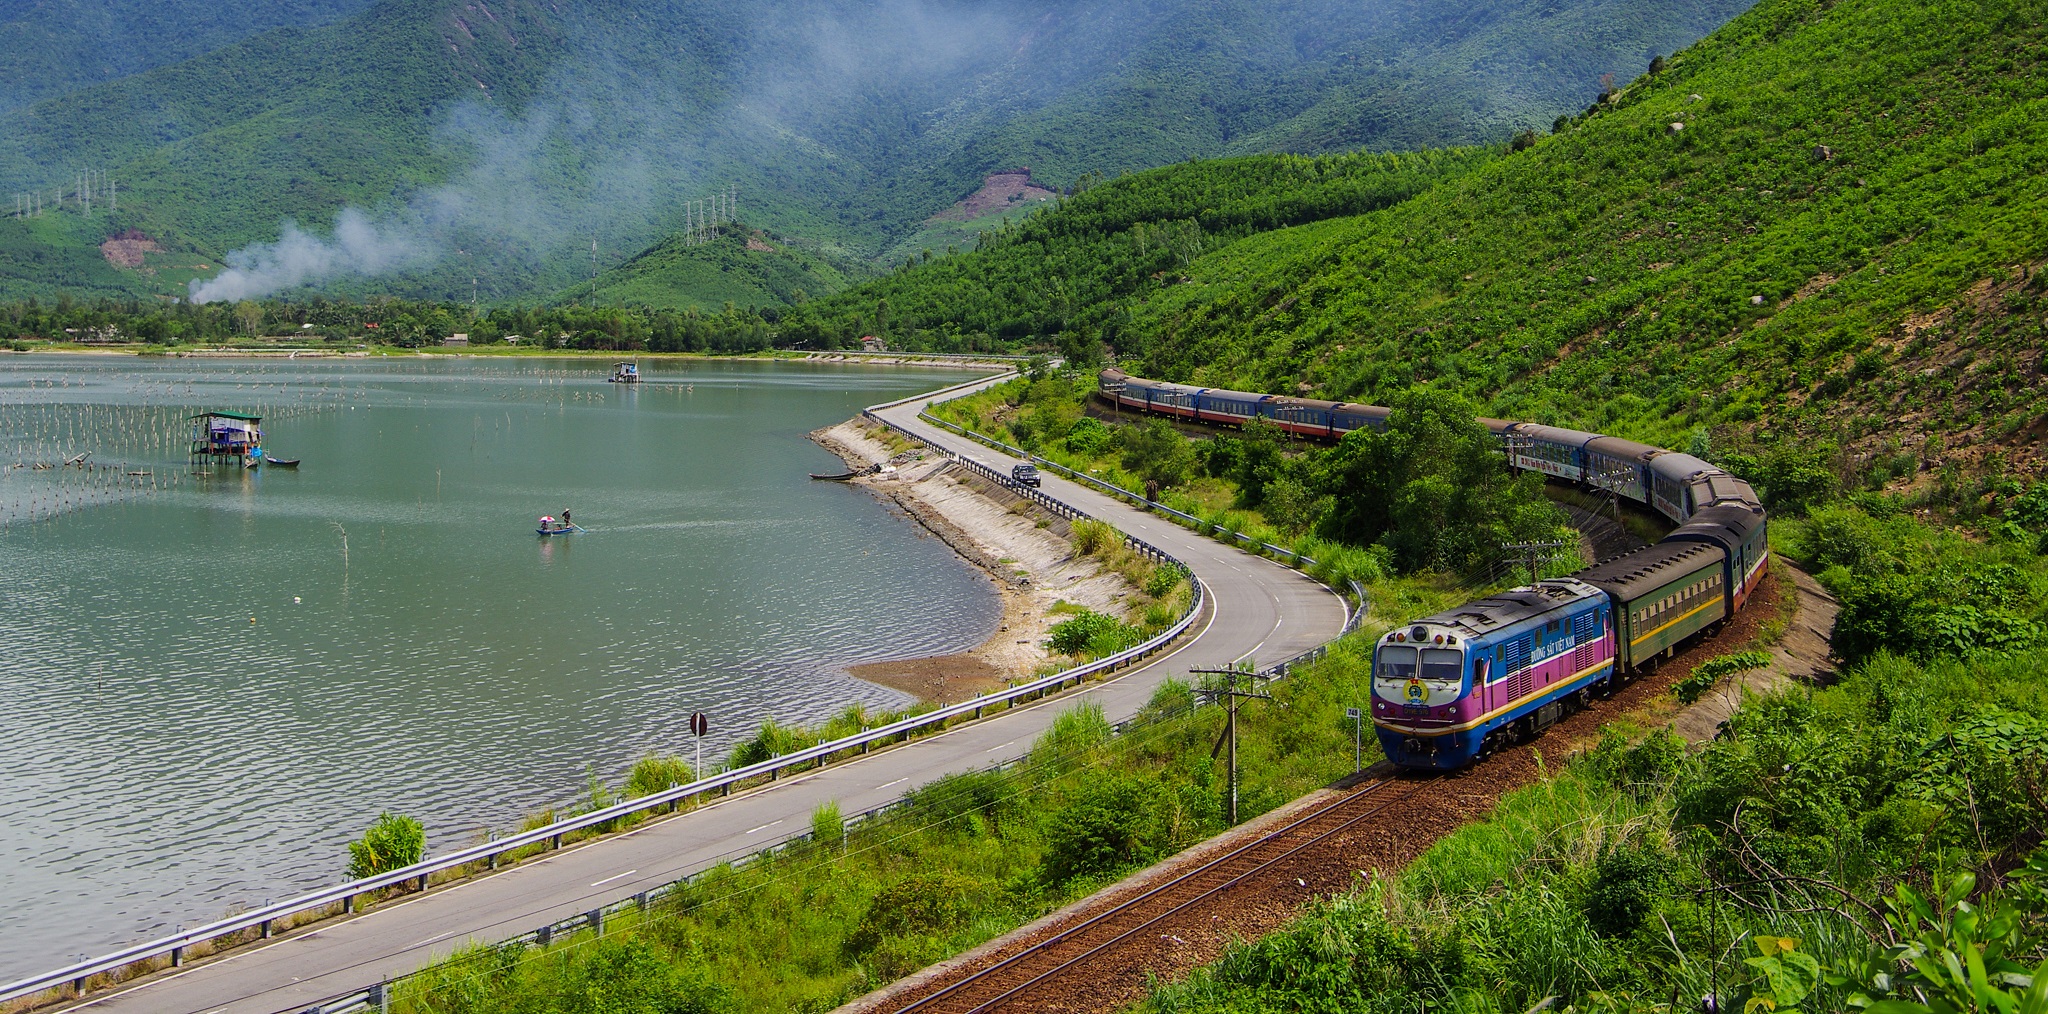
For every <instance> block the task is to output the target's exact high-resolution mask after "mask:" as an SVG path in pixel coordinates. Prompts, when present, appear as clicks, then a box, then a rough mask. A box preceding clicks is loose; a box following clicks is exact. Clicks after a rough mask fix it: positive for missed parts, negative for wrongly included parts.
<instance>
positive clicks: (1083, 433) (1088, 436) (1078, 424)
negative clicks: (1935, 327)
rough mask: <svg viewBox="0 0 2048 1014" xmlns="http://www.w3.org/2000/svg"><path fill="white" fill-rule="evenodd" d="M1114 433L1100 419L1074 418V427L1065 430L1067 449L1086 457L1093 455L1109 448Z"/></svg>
mask: <svg viewBox="0 0 2048 1014" xmlns="http://www.w3.org/2000/svg"><path fill="white" fill-rule="evenodd" d="M1114 436H1115V434H1113V433H1111V432H1110V431H1109V427H1107V426H1104V425H1102V422H1101V420H1098V419H1089V418H1082V419H1078V420H1075V422H1074V427H1073V428H1072V429H1070V430H1068V431H1067V439H1066V444H1067V450H1069V451H1072V452H1074V453H1075V454H1079V455H1083V456H1086V457H1090V458H1092V457H1094V456H1096V455H1098V454H1101V453H1102V452H1103V451H1104V450H1107V449H1108V448H1109V442H1110V440H1111V439H1112V438H1113V437H1114Z"/></svg>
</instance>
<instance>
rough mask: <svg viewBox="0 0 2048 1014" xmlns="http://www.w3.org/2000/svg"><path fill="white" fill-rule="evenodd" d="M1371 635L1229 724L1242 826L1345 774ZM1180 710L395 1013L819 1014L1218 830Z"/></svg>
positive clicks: (1074, 734) (976, 781)
mask: <svg viewBox="0 0 2048 1014" xmlns="http://www.w3.org/2000/svg"><path fill="white" fill-rule="evenodd" d="M1385 594H1386V595H1387V596H1388V597H1389V598H1393V597H1396V596H1399V595H1402V594H1429V593H1426V592H1422V591H1420V590H1419V589H1415V588H1410V589H1407V590H1399V589H1396V588H1393V587H1389V588H1387V589H1386V591H1385ZM1375 633H1376V632H1375V631H1368V632H1367V633H1365V634H1364V635H1361V638H1360V639H1356V640H1355V645H1354V642H1353V641H1347V642H1345V643H1343V644H1340V645H1338V646H1337V647H1336V648H1335V649H1334V650H1333V652H1332V654H1331V655H1330V656H1329V657H1328V658H1326V659H1324V660H1322V661H1320V662H1317V663H1315V664H1314V665H1312V666H1309V667H1307V668H1305V669H1304V670H1301V671H1299V672H1298V673H1297V674H1296V675H1295V676H1292V677H1290V678H1289V679H1287V680H1285V681H1282V682H1280V683H1278V684H1275V685H1273V686H1272V688H1271V689H1272V691H1273V693H1274V695H1275V698H1276V701H1275V703H1274V704H1273V705H1270V706H1256V707H1248V708H1246V709H1244V710H1243V712H1242V713H1241V714H1240V716H1239V722H1240V726H1241V732H1240V734H1241V740H1240V749H1241V751H1242V756H1241V761H1242V765H1243V771H1244V781H1243V784H1242V786H1241V790H1240V799H1241V801H1242V802H1241V805H1242V807H1243V812H1244V814H1246V815H1252V814H1257V813H1262V812H1265V811H1266V810H1269V809H1271V808H1273V807H1274V806H1277V805H1279V804H1281V803H1282V802H1284V801H1286V800H1288V799H1291V798H1293V797H1295V796H1296V795H1298V794H1300V793H1301V792H1303V791H1306V790H1307V789H1309V788H1312V787H1315V786H1318V785H1321V784H1324V783H1325V782H1327V781H1329V780H1330V779H1332V778H1334V777H1337V776H1338V775H1341V774H1344V773H1346V772H1348V771H1349V769H1350V768H1349V765H1350V762H1351V753H1350V742H1351V739H1350V737H1351V725H1350V723H1349V721H1348V720H1346V719H1345V718H1344V709H1345V708H1346V707H1349V706H1356V705H1357V704H1358V703H1359V702H1361V701H1363V700H1364V695H1365V694H1366V693H1367V688H1366V683H1367V680H1368V666H1367V664H1366V661H1365V659H1364V658H1363V657H1362V656H1361V655H1359V654H1357V653H1356V652H1357V651H1358V650H1359V649H1358V646H1364V645H1368V644H1369V641H1366V640H1363V638H1365V637H1371V636H1374V634H1375ZM1193 701H1194V691H1193V689H1192V688H1190V687H1188V686H1187V685H1185V684H1178V683H1172V684H1168V685H1167V686H1166V687H1164V688H1163V689H1162V690H1161V691H1160V692H1159V693H1158V694H1157V695H1156V697H1155V699H1154V702H1153V703H1152V705H1151V706H1150V707H1149V708H1148V709H1147V711H1146V712H1145V714H1144V715H1143V716H1142V717H1141V718H1140V720H1139V721H1138V722H1137V723H1136V724H1135V725H1134V726H1132V727H1131V728H1129V729H1128V730H1127V731H1125V732H1124V733H1122V734H1121V735H1112V733H1111V730H1110V727H1109V723H1108V722H1107V720H1105V719H1104V717H1103V715H1102V713H1101V711H1100V710H1099V709H1096V708H1091V707H1088V706H1085V705H1084V706H1080V707H1076V708H1073V709H1069V710H1068V711H1066V712H1063V713H1062V714H1061V715H1060V716H1059V718H1058V720H1057V721H1056V722H1055V723H1054V725H1053V727H1052V728H1051V729H1049V730H1047V732H1046V733H1045V735H1044V736H1043V737H1041V739H1040V740H1039V742H1038V743H1036V744H1035V745H1034V746H1033V748H1032V750H1031V753H1030V756H1029V759H1028V760H1027V761H1025V762H1024V763H1022V764H1020V765H1017V766H1013V767H1009V768H1006V769H1003V770H1001V771H991V772H985V773H979V774H971V775H959V776H954V777H951V778H947V779H944V780H941V781H939V782H936V783H934V784H932V785H929V786H926V787H925V788H923V789H920V790H918V791H917V792H915V793H913V794H912V795H911V797H910V799H909V800H908V805H907V806H906V807H904V808H902V809H900V810H897V811H893V812H891V813H890V814H889V815H888V816H886V817H883V818H880V819H875V820H867V821H856V822H853V823H851V824H850V825H849V824H846V823H845V822H843V821H842V820H841V819H840V815H839V814H838V812H837V809H836V807H833V808H831V810H830V812H827V811H826V810H820V811H819V813H818V814H815V815H814V817H813V821H812V824H813V830H814V837H813V838H812V839H810V840H808V841H800V842H798V843H796V844H795V845H793V846H791V847H790V848H788V849H786V850H782V851H776V852H769V853H763V854H761V855H758V856H755V857H753V858H752V859H751V860H750V861H749V862H747V863H745V864H744V865H740V866H722V867H719V868H717V869H714V870H712V871H710V872H708V873H706V874H703V875H701V876H699V877H697V878H695V879H694V880H693V881H692V882H691V883H690V884H689V885H688V886H687V887H685V888H683V889H682V890H680V891H678V892H676V893H675V894H673V895H670V896H669V897H668V898H665V899H663V900H662V901H661V902H660V903H658V904H657V905H656V906H655V907H654V908H653V910H652V911H651V912H649V913H648V914H646V915H645V916H642V917H638V918H634V917H625V918H621V919H618V920H613V921H608V922H607V925H606V930H605V937H604V938H603V939H602V940H598V939H594V938H592V937H590V936H589V935H588V934H581V935H578V936H576V937H573V938H562V939H560V940H559V941H558V942H557V944H556V945H555V946H554V947H552V948H550V949H537V948H530V947H520V946H505V947H487V948H479V949H475V950H472V951H469V952H466V953H464V954H460V955H458V956H456V957H455V958H454V959H452V960H451V961H449V962H447V963H445V964H442V965H438V966H435V967H434V968H431V969H428V970H426V971H425V972H423V973H422V974H421V975H419V976H416V977H414V978H412V979H410V980H407V981H406V982H405V983H404V984H402V986H401V987H400V990H399V993H398V996H397V1002H396V1003H395V1005H394V1009H396V1010H401V1011H409V1012H422V1011H434V1012H468V1011H486V1010H488V1011H504V1010H513V1011H518V1010H535V1011H539V1010H560V1009H582V1008H581V1007H578V1006H577V1005H578V1004H582V1003H584V1002H585V1000H586V998H588V997H590V996H593V995H596V994H597V993H598V992H600V991H602V992H603V994H604V995H606V996H609V997H615V998H617V1000H616V1006H615V1007H608V1008H607V1009H622V1010H734V1011H737V1010H747V1011H781V1010H821V1009H827V1008H829V1007H831V1006H833V1005H836V1004H838V1003H840V1002H842V1001H844V1000H846V999H850V998H851V997H853V996H855V995H858V994H859V993H861V992H865V991H866V990H868V989H870V988H872V987H873V986H875V985H878V984H880V983H882V982H886V981H888V980H890V979H893V978H896V977H898V976H901V975H903V974H906V973H908V972H910V971H914V970H916V969H917V968H921V967H923V966H924V965H926V964H929V963H931V962H933V961H936V960H939V959H942V958H944V957H946V956H947V955H950V954H954V953H957V952H959V951H960V950H963V949H965V948H967V947H971V946H973V945H975V944H978V943H980V942H982V941H984V940H987V939H989V938H991V937H993V936H996V935H998V934H1000V933H1002V932H1005V931H1007V930H1009V929H1011V928H1013V927H1015V926H1017V925H1020V924H1022V923H1024V922H1026V921H1029V920H1030V919H1032V918H1036V917H1037V916H1039V915H1041V914H1043V913H1045V912H1047V911H1049V910H1051V909H1052V908H1055V907H1057V906H1059V905H1061V904H1064V903H1065V902H1067V901H1069V900H1071V899H1073V898H1076V897H1080V896H1082V895H1084V894H1086V893H1088V892H1090V891H1092V890H1094V889H1095V888H1097V887H1099V886H1101V885H1102V884H1104V883H1107V882H1109V881H1112V880H1114V879H1116V878H1118V877H1120V876H1122V875H1124V874H1125V873H1127V872H1129V871H1130V870H1132V869H1134V868H1137V867H1140V866H1143V865H1145V864H1147V863H1150V862H1153V861H1155V860H1157V859H1158V858H1160V857H1162V856H1164V855H1167V854H1169V853H1170V852H1172V851H1175V850H1178V849H1179V848H1182V847H1184V846H1186V845H1187V844H1190V843H1192V842H1194V841H1198V840H1200V839H1202V838H1204V837H1207V836H1209V835H1211V834H1213V833H1215V832H1216V831H1218V830H1220V829H1221V828H1222V826H1223V799H1224V795H1225V792H1226V788H1227V787H1226V785H1225V778H1224V777H1223V770H1222V767H1221V764H1220V762H1219V761H1217V760H1215V759H1214V758H1212V757H1211V756H1210V747H1211V746H1212V745H1213V743H1214V741H1215V739H1216V736H1217V734H1218V731H1219V730H1220V728H1221V722H1222V714H1221V709H1217V708H1206V709H1202V710H1199V711H1194V710H1191V706H1192V704H1193ZM663 997H665V998H666V999H661V998H663ZM657 1003H670V1004H676V1005H678V1006H674V1007H662V1006H655V1005H656V1004H657Z"/></svg>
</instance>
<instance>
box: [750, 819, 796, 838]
mask: <svg viewBox="0 0 2048 1014" xmlns="http://www.w3.org/2000/svg"><path fill="white" fill-rule="evenodd" d="M783 819H784V820H787V819H788V818H786V817H785V818H783ZM780 823H782V821H780V820H771V821H769V822H768V823H766V824H763V825H761V826H760V827H757V828H753V829H751V830H749V831H748V832H747V833H748V834H753V833H754V832H755V831H766V830H768V829H769V828H771V827H774V826H775V825H777V824H780Z"/></svg>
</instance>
